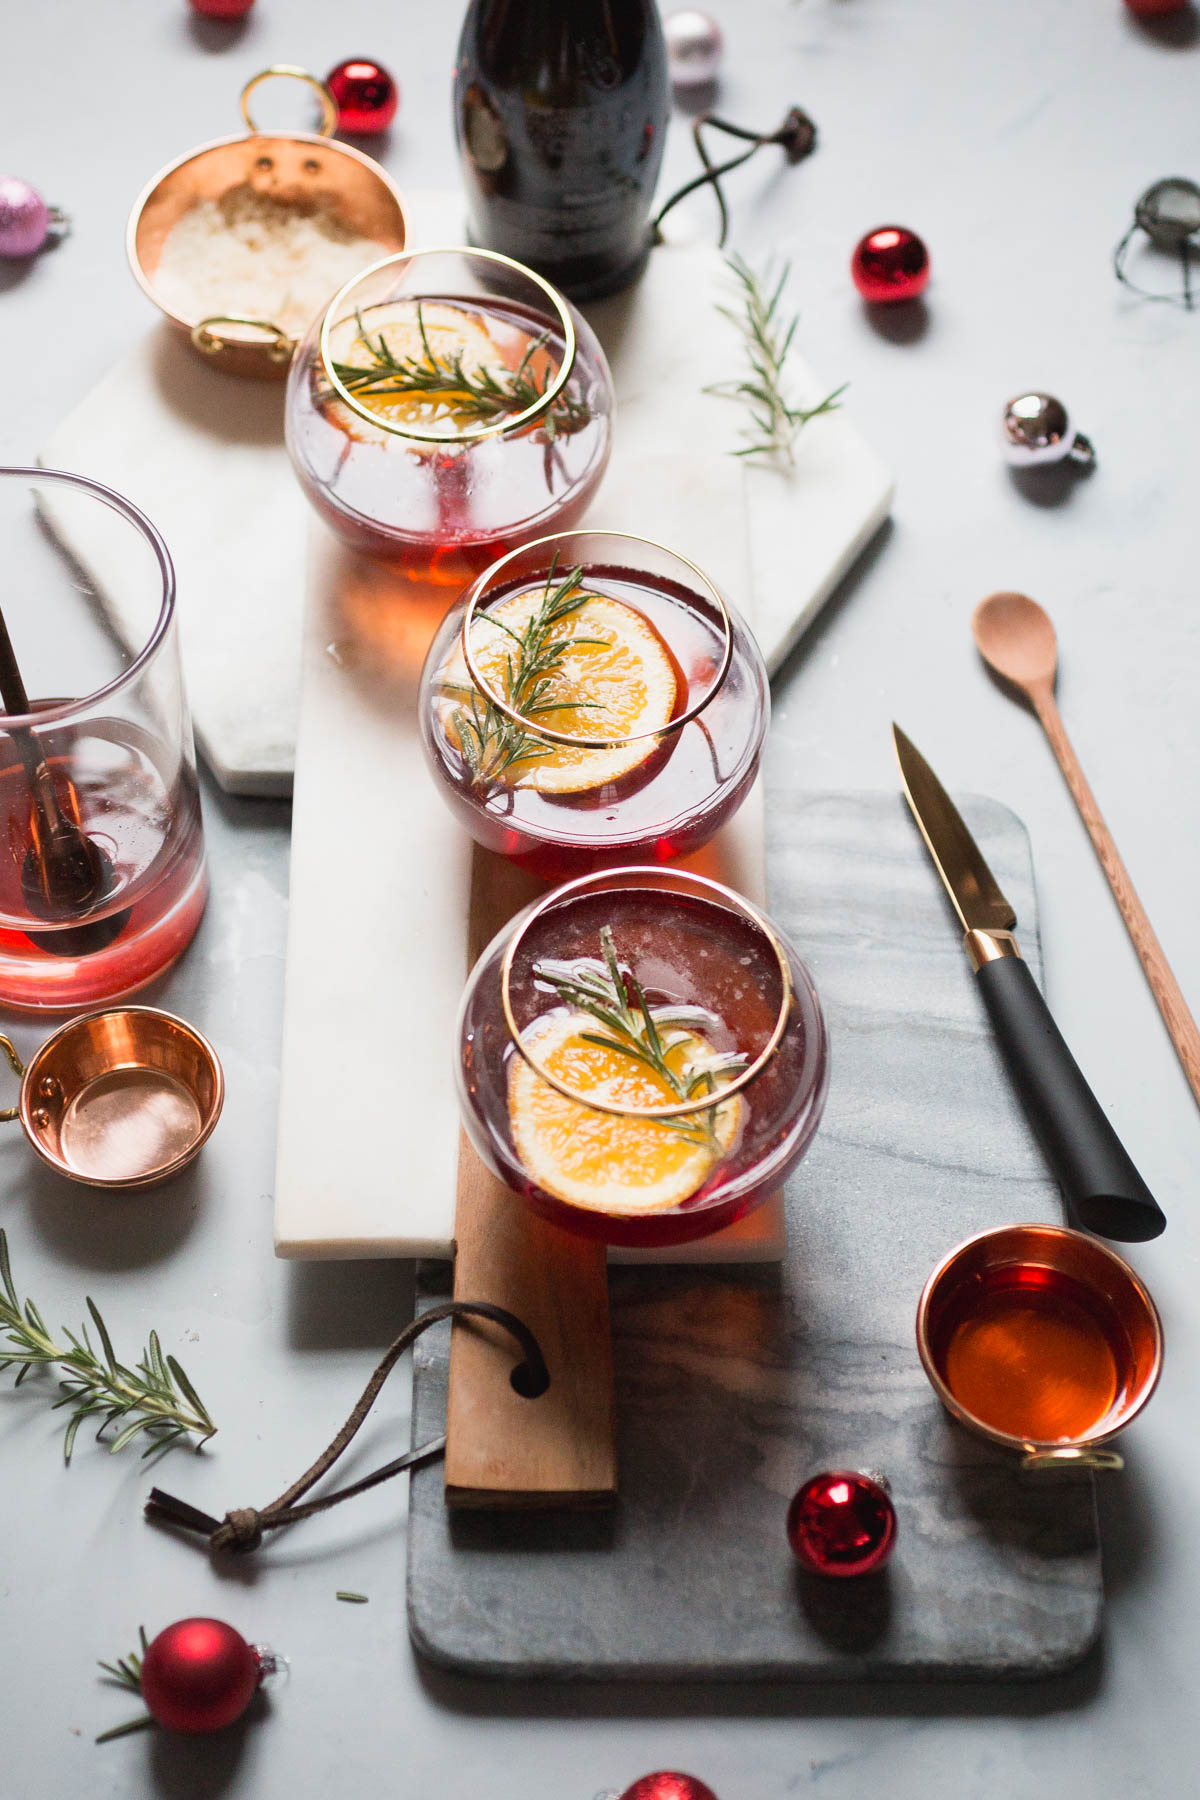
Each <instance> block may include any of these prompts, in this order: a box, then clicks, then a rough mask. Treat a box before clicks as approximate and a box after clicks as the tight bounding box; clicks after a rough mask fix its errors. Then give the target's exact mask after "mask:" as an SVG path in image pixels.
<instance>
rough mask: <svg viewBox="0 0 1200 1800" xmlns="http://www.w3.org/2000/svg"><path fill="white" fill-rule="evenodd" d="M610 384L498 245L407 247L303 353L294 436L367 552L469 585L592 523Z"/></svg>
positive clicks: (557, 299) (314, 484) (295, 373)
mask: <svg viewBox="0 0 1200 1800" xmlns="http://www.w3.org/2000/svg"><path fill="white" fill-rule="evenodd" d="M612 407H613V394H612V380H611V377H610V375H609V372H608V365H607V363H606V362H605V360H604V353H603V351H602V350H601V349H600V346H599V344H598V343H597V341H596V339H595V337H594V335H593V333H592V331H591V329H590V328H589V326H588V325H587V324H586V323H585V321H584V320H583V318H582V317H581V316H580V314H578V313H577V312H576V311H575V310H574V308H573V307H571V306H570V305H569V304H568V302H567V301H566V300H564V299H563V297H562V295H561V294H559V293H557V292H556V290H555V289H554V288H552V287H551V286H550V285H549V283H547V282H545V281H543V280H542V278H541V276H540V275H535V274H533V272H532V271H531V270H528V269H524V268H522V267H521V265H520V264H519V263H514V262H512V261H510V259H509V258H508V257H504V256H499V255H496V254H495V253H494V252H492V251H486V250H421V251H415V252H412V253H409V254H402V255H399V256H392V257H388V258H386V259H385V260H384V261H383V262H380V263H376V264H374V265H373V266H372V267H371V268H369V269H367V270H365V271H364V272H363V273H362V274H361V275H358V276H356V277H355V278H354V280H353V281H350V282H347V283H346V285H345V286H344V287H343V288H342V289H341V290H340V291H339V292H338V293H337V294H336V295H335V296H334V298H333V300H332V301H331V302H330V304H329V306H328V308H327V309H326V311H325V313H324V315H323V317H322V318H320V319H318V320H317V321H316V322H315V323H314V324H313V326H312V327H311V329H310V330H309V333H308V336H307V337H306V338H305V340H304V342H303V344H302V345H301V346H300V348H299V349H298V350H297V352H296V356H295V359H294V362H293V365H292V370H291V374H290V376H289V378H288V393H287V445H288V451H289V453H290V455H291V459H292V464H293V467H294V468H295V471H296V474H297V476H298V477H299V480H300V483H301V486H302V487H303V488H304V491H305V493H306V494H307V496H308V498H309V500H310V501H311V502H312V504H313V505H314V506H315V507H316V509H317V511H318V512H319V513H320V514H321V516H322V517H323V518H324V519H325V520H326V522H327V523H328V524H329V525H330V526H331V527H332V528H333V530H334V531H335V532H336V533H337V534H338V536H339V537H341V538H342V539H343V540H344V541H345V542H346V543H347V544H349V545H350V547H351V548H352V549H355V550H361V551H364V552H365V553H366V554H367V555H369V556H373V557H377V558H381V559H383V560H385V561H388V562H392V563H397V564H400V565H401V566H402V568H403V570H404V572H405V574H406V575H408V576H410V577H411V578H412V579H413V580H415V581H420V582H432V583H434V584H436V585H439V586H450V587H454V588H461V587H462V586H463V585H464V584H465V583H466V582H467V581H469V580H470V579H471V578H472V576H474V575H478V574H479V573H480V571H481V570H483V569H485V568H487V566H488V565H489V563H491V562H494V561H495V559H496V557H498V556H500V555H502V554H503V553H504V552H505V551H506V550H510V549H512V547H513V546H514V545H516V544H522V543H525V542H527V541H528V540H529V539H530V538H533V537H537V536H538V535H540V534H541V533H543V532H545V531H548V530H553V529H554V528H555V527H556V526H560V525H570V524H572V523H574V521H575V520H576V519H577V518H579V517H580V515H581V514H582V512H583V509H584V507H585V506H586V505H587V503H588V501H589V500H590V498H591V496H592V494H593V492H594V491H595V489H596V486H597V484H598V483H599V481H600V478H601V476H602V475H603V473H604V470H605V467H606V465H607V463H608V454H609V445H610V436H611V415H612Z"/></svg>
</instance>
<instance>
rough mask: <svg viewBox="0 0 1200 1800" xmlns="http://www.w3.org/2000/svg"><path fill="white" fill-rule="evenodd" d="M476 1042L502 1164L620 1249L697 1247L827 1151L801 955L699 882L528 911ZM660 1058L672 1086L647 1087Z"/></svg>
mask: <svg viewBox="0 0 1200 1800" xmlns="http://www.w3.org/2000/svg"><path fill="white" fill-rule="evenodd" d="M618 984H619V985H618ZM647 1021H648V1022H647ZM458 1041H459V1061H458V1083H459V1098H460V1101H461V1104H462V1111H463V1117H464V1120H465V1123H466V1128H467V1132H468V1134H469V1136H470V1138H471V1141H472V1143H473V1144H474V1146H475V1148H476V1150H477V1151H478V1152H479V1155H480V1156H481V1157H482V1159H483V1161H484V1162H485V1163H486V1164H487V1165H488V1167H489V1168H491V1169H492V1170H493V1171H494V1173H495V1174H497V1175H498V1176H499V1177H500V1179H501V1180H502V1181H504V1182H506V1183H507V1184H508V1186H509V1187H510V1188H512V1189H513V1190H514V1192H516V1193H517V1194H519V1195H521V1196H522V1197H523V1198H524V1199H525V1200H526V1201H527V1202H528V1203H529V1204H530V1205H531V1206H532V1207H533V1208H534V1210H535V1211H536V1212H538V1213H540V1214H541V1215H542V1216H543V1217H544V1218H547V1219H549V1220H550V1221H552V1222H553V1223H554V1224H556V1225H561V1226H563V1227H565V1228H566V1229H567V1230H568V1231H573V1232H576V1233H578V1234H580V1235H582V1236H586V1237H593V1238H600V1239H603V1240H604V1241H606V1242H608V1243H612V1244H637V1245H656V1244H679V1243H684V1242H687V1241H688V1240H689V1239H692V1238H698V1237H704V1236H707V1235H708V1234H709V1233H710V1232H713V1231H717V1230H719V1229H720V1228H721V1227H722V1226H725V1225H729V1224H732V1222H733V1221H734V1220H735V1219H738V1218H741V1217H742V1215H743V1214H745V1213H748V1212H750V1211H752V1210H753V1208H754V1207H756V1206H758V1205H760V1204H761V1203H762V1202H763V1201H764V1200H766V1199H767V1198H768V1197H769V1196H770V1195H771V1194H772V1193H774V1192H775V1191H776V1189H777V1188H778V1187H779V1186H780V1185H781V1183H782V1182H783V1180H784V1179H785V1177H786V1176H787V1175H788V1173H789V1171H790V1170H791V1169H792V1168H793V1167H794V1166H795V1164H796V1163H797V1162H798V1161H799V1160H800V1158H801V1157H802V1156H803V1154H804V1152H805V1150H806V1149H807V1148H808V1145H809V1143H810V1142H811V1140H812V1137H813V1134H814V1133H815V1131H816V1129H817V1125H818V1123H819V1121H820V1117H821V1112H822V1108H823V1107H824V1104H825V1092H826V1087H827V1084H828V1072H829V1056H828V1046H827V1039H826V1031H825V1024H824V1020H823V1018H822V1014H821V1007H820V1003H819V1001H818V999H817V994H816V989H815V988H814V986H813V983H812V979H811V977H810V975H809V974H808V971H807V970H806V969H805V967H804V964H803V963H802V962H801V961H800V958H799V956H798V955H797V954H796V951H795V950H794V949H793V947H792V946H791V945H790V944H789V943H788V941H787V939H786V938H785V937H784V935H783V933H782V932H780V930H779V929H778V927H777V926H775V925H774V924H772V922H771V921H770V919H768V918H767V917H766V915H765V914H764V913H762V912H760V911H759V910H758V908H757V907H754V906H752V905H751V904H750V902H749V901H747V900H744V899H743V898H742V897H741V896H740V895H738V894H735V893H734V892H733V891H732V889H730V888H727V887H724V886H722V885H721V883H719V882H715V881H709V880H707V879H705V878H704V877H701V876H698V875H693V874H691V873H690V872H689V871H685V870H682V869H663V868H656V867H644V868H626V869H615V870H608V871H601V872H599V873H597V874H593V875H588V876H583V877H581V878H580V879H579V880H577V881H572V882H569V883H567V884H566V885H565V886H564V887H561V888H558V889H556V890H554V891H553V892H552V893H550V894H548V895H547V896H546V897H545V898H544V899H542V900H540V901H538V902H537V903H536V904H535V905H533V906H531V907H527V908H526V909H525V911H524V912H522V913H520V914H518V916H517V917H516V918H515V919H513V920H511V921H510V923H509V924H508V925H506V926H505V927H504V929H503V930H502V931H501V932H499V933H498V934H497V936H496V937H495V938H494V939H493V941H492V943H491V944H489V946H488V948H487V949H486V950H485V951H484V953H483V955H482V956H481V957H480V959H479V961H478V962H477V963H476V965H475V968H474V970H473V971H472V974H471V976H470V979H469V981H468V983H467V989H466V993H465V995H464V998H463V1003H462V1009H461V1013H460V1016H459V1027H458ZM639 1046H640V1048H639ZM656 1048H657V1051H658V1053H659V1054H660V1055H663V1056H665V1058H666V1062H667V1066H668V1067H669V1068H671V1071H672V1079H671V1080H670V1081H665V1080H661V1079H659V1078H658V1077H657V1076H655V1075H654V1074H652V1073H649V1072H648V1064H647V1060H646V1059H647V1054H649V1056H650V1060H651V1062H652V1061H653V1057H654V1052H655V1049H656Z"/></svg>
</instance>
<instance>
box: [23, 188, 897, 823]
mask: <svg viewBox="0 0 1200 1800" xmlns="http://www.w3.org/2000/svg"><path fill="white" fill-rule="evenodd" d="M406 206H407V209H408V213H409V218H410V223H411V227H412V242H413V244H414V245H415V246H417V247H419V246H420V245H422V244H438V243H457V242H460V241H461V240H462V236H463V223H462V208H461V202H460V200H459V198H458V196H457V195H455V194H453V193H443V192H421V191H417V192H413V193H410V194H408V195H407V196H406ZM690 229H691V228H690V226H689V225H688V222H687V220H686V219H684V220H682V221H680V222H678V223H677V222H676V215H673V216H672V231H673V233H675V237H674V239H673V241H672V242H670V243H668V244H666V245H664V246H663V247H662V248H660V249H658V250H656V251H655V252H654V254H653V256H652V257H651V258H650V263H649V267H648V268H647V271H646V274H645V275H644V277H643V278H642V280H641V282H640V283H639V284H638V285H637V287H635V288H633V289H632V290H630V292H628V293H627V294H622V295H617V296H616V297H615V298H613V299H611V300H606V301H603V302H601V303H600V304H598V305H597V306H594V307H592V308H590V309H589V314H590V317H591V318H592V319H593V321H594V323H595V324H596V327H597V329H598V331H599V332H600V335H601V337H602V339H603V341H604V344H605V348H606V349H607V351H608V353H609V357H610V360H611V362H612V367H613V375H614V379H615V382H616V388H617V400H618V419H617V430H616V444H617V458H616V460H617V463H618V466H619V462H620V459H621V458H623V457H625V456H626V455H627V454H629V453H631V452H638V453H641V452H643V451H645V450H647V449H649V450H650V451H652V452H654V453H663V454H667V455H670V456H677V455H678V454H680V453H681V452H683V453H686V454H687V455H688V456H689V457H690V456H692V455H694V454H696V453H697V450H698V448H699V447H700V446H703V449H704V453H705V454H706V455H708V456H710V457H711V459H712V463H713V466H714V468H719V469H720V470H721V471H722V472H723V474H724V475H725V477H726V479H728V480H729V481H731V482H733V481H736V480H737V479H738V476H737V470H738V467H739V465H738V464H737V463H735V462H733V461H731V460H729V459H727V458H726V456H725V454H724V452H725V451H726V450H727V449H728V448H729V447H730V446H731V445H733V444H734V443H735V442H736V440H737V434H738V427H739V421H740V417H741V413H740V409H739V408H738V407H736V406H734V405H732V404H730V403H729V402H727V401H721V400H718V399H715V398H713V397H712V396H711V395H706V394H704V393H703V392H702V387H703V385H704V384H705V383H707V382H712V381H718V380H722V379H726V378H728V377H730V376H732V375H735V374H737V373H738V372H739V369H740V361H739V357H740V352H739V347H738V340H737V334H736V333H735V331H734V330H733V328H732V327H731V326H730V325H729V324H728V323H727V322H726V321H725V320H723V319H722V318H721V317H720V315H719V314H718V312H717V311H716V305H715V302H716V301H717V300H718V299H719V298H720V297H721V295H722V293H723V292H724V291H725V289H726V287H727V284H728V280H729V278H728V274H727V271H726V270H725V268H724V265H723V263H722V259H721V257H720V255H719V253H718V252H717V251H716V250H714V249H712V248H710V247H708V246H707V245H704V244H699V243H696V242H692V241H688V233H689V231H690ZM726 297H729V296H728V294H727V295H726ZM791 369H792V379H793V382H794V386H795V392H796V394H797V396H798V397H799V398H801V399H803V400H806V401H811V400H812V399H816V398H819V397H820V395H821V394H823V393H824V392H825V391H827V390H826V387H825V386H823V385H822V383H821V382H819V381H818V380H817V379H816V377H815V376H814V375H813V374H812V372H811V371H810V370H809V369H807V368H806V366H805V365H804V364H803V363H802V362H801V361H800V359H799V358H798V357H793V359H792V364H791ZM830 385H832V384H830ZM38 460H39V461H40V462H41V463H42V464H43V465H44V466H46V467H53V468H65V469H72V470H75V471H78V472H79V473H82V474H86V475H94V476H96V477H98V478H99V479H101V480H103V481H105V482H107V483H108V484H109V485H110V486H112V487H115V488H117V489H118V490H119V491H120V492H121V493H124V494H126V495H127V496H128V497H129V498H130V499H131V500H134V501H135V502H136V503H137V504H138V505H139V506H141V507H142V508H143V509H144V510H145V512H147V513H148V514H149V516H150V517H151V518H152V519H153V520H154V522H155V524H156V525H158V527H159V529H160V530H161V531H162V533H163V535H164V537H165V538H166V540H167V543H168V545H169V546H170V549H171V553H172V556H173V557H174V559H175V564H176V569H177V572H178V576H179V618H180V625H181V635H182V642H183V656H184V670H185V676H186V680H187V686H188V695H189V699H190V702H191V708H192V716H193V719H194V721H195V728H196V740H197V743H198V746H199V748H200V752H201V754H202V755H203V757H204V759H205V761H206V762H207V763H208V765H209V767H210V768H211V770H212V772H213V774H214V776H215V777H216V779H217V781H218V782H219V783H220V784H221V786H222V787H224V788H226V789H227V790H228V791H229V792H231V793H241V794H264V795H274V794H286V793H287V792H288V791H289V790H290V788H291V785H292V774H293V770H294V767H295V746H296V730H297V718H298V712H299V693H300V639H301V629H302V624H301V621H302V613H303V604H304V602H303V596H304V588H305V568H304V565H305V544H306V514H307V508H306V506H305V503H304V500H303V498H302V496H301V494H300V491H299V489H298V487H297V485H296V482H295V480H294V478H293V476H292V472H291V468H290V466H289V463H288V459H287V454H286V452H285V450H284V448H283V383H282V382H261V381H250V380H244V379H240V378H238V377H235V376H231V375H223V374H221V373H220V372H219V371H218V370H216V369H214V368H212V367H210V366H208V365H207V364H206V363H204V362H203V361H202V360H201V359H200V358H199V357H198V356H196V354H195V353H194V352H193V351H192V350H191V349H189V347H188V346H187V345H186V344H185V343H184V342H183V341H182V340H181V339H180V338H179V337H178V336H177V335H176V334H175V333H174V332H172V331H171V330H169V329H168V327H166V326H165V325H158V326H155V327H154V328H153V329H152V330H150V331H148V332H147V333H146V335H145V336H144V337H143V338H142V339H140V340H139V342H138V343H137V344H135V345H134V346H133V348H132V349H131V350H130V351H129V352H128V354H127V355H126V356H125V357H124V358H123V359H122V360H121V361H120V362H119V363H118V364H117V365H116V366H115V367H114V368H112V369H111V370H110V371H109V372H108V374H107V375H105V376H104V378H103V379H102V380H101V381H100V382H99V383H98V385H97V386H96V387H95V388H93V389H92V390H91V392H90V393H88V394H86V395H85V396H84V398H83V399H82V400H81V401H80V402H79V404H78V406H76V407H75V409H74V410H73V411H72V412H71V413H70V414H69V415H68V416H67V418H66V419H65V420H64V421H63V422H62V424H61V425H60V426H59V427H58V429H57V430H56V431H55V432H54V433H53V435H52V436H51V437H50V439H49V440H48V441H47V442H46V444H45V445H43V447H42V450H41V452H40V454H39V458H38ZM747 495H748V505H749V507H750V516H751V527H752V542H753V581H754V587H755V591H756V594H757V596H758V631H759V638H760V642H761V644H762V647H763V653H764V655H765V657H766V659H767V663H768V666H769V667H770V668H771V669H772V671H773V670H774V669H775V668H777V667H778V665H779V663H780V662H781V661H782V660H783V658H784V657H785V656H786V654H787V652H788V651H789V649H790V648H791V647H792V645H793V644H794V643H795V641H796V639H797V637H798V636H799V635H800V633H801V632H802V631H803V630H804V627H805V626H806V625H807V624H808V622H809V620H810V619H811V618H812V616H813V614H814V613H815V612H816V611H817V609H818V608H819V607H820V605H821V603H822V602H823V601H824V600H825V599H826V598H827V597H828V595H829V593H830V592H831V591H832V589H833V587H834V586H835V585H836V583H837V581H838V580H839V579H840V577H841V576H842V575H843V574H844V573H845V571H846V570H847V569H848V568H849V566H850V565H851V563H852V562H853V561H854V559H855V557H856V556H857V555H858V554H859V552H860V551H861V550H862V549H863V548H864V546H865V545H866V543H867V542H868V541H869V540H870V538H871V536H872V535H873V534H874V532H875V531H876V530H877V529H878V527H879V525H880V524H881V523H882V522H883V520H884V518H885V517H886V516H887V513H888V510H889V507H890V504H891V497H892V480H891V476H890V475H889V473H888V471H887V469H886V468H885V467H884V465H883V464H882V462H881V461H880V459H879V457H878V456H877V455H876V454H875V452H874V451H873V450H872V449H871V448H870V446H869V445H867V444H866V443H865V442H864V441H863V439H862V438H861V436H860V435H859V433H858V432H857V430H856V429H855V427H854V426H853V424H852V423H851V421H850V419H849V417H848V415H847V414H846V413H844V412H839V413H836V414H833V415H831V416H829V417H826V418H821V419H818V420H816V421H814V422H813V424H812V425H810V426H809V427H808V428H807V429H806V431H805V432H804V434H803V436H802V438H801V440H800V444H799V446H798V454H797V460H796V466H795V468H794V469H793V470H790V471H788V472H787V473H786V474H785V473H781V472H780V471H778V470H776V469H773V468H756V469H753V470H751V471H750V472H749V474H748V478H747ZM604 510H605V493H604V491H603V490H602V492H601V495H600V497H599V499H598V501H597V503H596V510H595V512H594V513H593V517H594V518H599V517H601V516H602V514H603V513H604ZM77 517H78V523H77V524H76V526H75V529H73V530H72V531H71V533H70V534H69V536H68V538H67V542H68V544H69V547H70V549H71V551H72V552H73V554H74V555H75V556H76V557H77V558H78V560H79V561H80V562H81V563H82V565H83V566H84V568H85V569H87V571H88V573H89V574H90V575H91V576H92V578H93V579H94V580H96V582H97V584H98V586H99V587H100V589H101V592H102V594H103V595H104V596H106V597H107V610H108V612H109V616H110V619H111V621H112V623H113V625H114V627H115V628H116V630H117V632H118V633H119V634H121V635H122V636H125V637H126V641H135V640H136V641H137V642H139V643H140V641H141V639H140V635H139V632H138V628H137V625H136V624H135V622H134V621H133V620H132V619H131V618H130V617H129V616H128V612H127V609H126V607H125V606H124V605H123V602H122V590H123V581H122V576H121V570H120V567H119V565H118V566H113V565H112V564H111V559H105V558H103V557H100V556H99V555H98V551H97V546H96V544H95V543H94V542H93V541H92V539H91V537H90V535H89V533H88V531H87V529H86V522H87V517H88V514H87V513H85V512H82V511H81V512H80V513H79V514H78V516H77ZM682 547H683V548H685V549H686V547H687V546H686V545H684V546H682Z"/></svg>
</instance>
